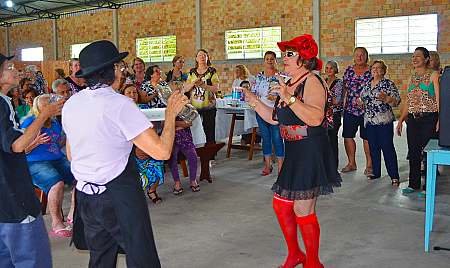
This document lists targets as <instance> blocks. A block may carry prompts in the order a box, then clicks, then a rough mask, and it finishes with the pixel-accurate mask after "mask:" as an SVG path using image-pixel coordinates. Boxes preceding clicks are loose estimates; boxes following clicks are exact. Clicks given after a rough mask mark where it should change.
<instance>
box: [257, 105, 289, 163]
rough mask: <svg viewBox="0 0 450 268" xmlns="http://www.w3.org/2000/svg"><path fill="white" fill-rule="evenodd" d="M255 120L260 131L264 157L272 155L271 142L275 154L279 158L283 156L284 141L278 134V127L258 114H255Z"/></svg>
mask: <svg viewBox="0 0 450 268" xmlns="http://www.w3.org/2000/svg"><path fill="white" fill-rule="evenodd" d="M256 120H257V121H258V127H259V131H260V133H261V138H262V149H263V155H264V157H266V156H271V155H272V144H273V147H274V148H275V155H276V156H277V157H279V158H281V157H284V142H283V139H282V138H281V135H280V127H279V126H278V125H272V124H269V123H267V122H266V121H264V119H262V118H261V116H259V115H258V114H256Z"/></svg>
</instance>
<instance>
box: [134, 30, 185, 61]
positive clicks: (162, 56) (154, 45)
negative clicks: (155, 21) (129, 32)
mask: <svg viewBox="0 0 450 268" xmlns="http://www.w3.org/2000/svg"><path fill="white" fill-rule="evenodd" d="M176 54H177V37H176V36H175V35H166V36H155V37H145V38H138V39H136V55H137V56H138V57H139V58H141V59H143V60H144V61H145V62H165V61H172V59H173V57H174V56H175V55H176Z"/></svg>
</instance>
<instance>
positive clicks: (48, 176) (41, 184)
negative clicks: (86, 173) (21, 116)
mask: <svg viewBox="0 0 450 268" xmlns="http://www.w3.org/2000/svg"><path fill="white" fill-rule="evenodd" d="M49 102H50V95H48V94H44V95H41V96H38V97H36V98H35V99H34V102H33V109H32V114H31V115H30V117H28V118H26V119H25V120H24V121H23V123H22V124H21V127H22V128H24V129H26V128H27V127H28V126H30V125H31V124H32V123H33V121H34V120H35V119H36V117H37V116H38V115H39V113H40V111H41V110H42V109H43V108H44V107H45V106H47V105H48V104H49ZM64 144H65V137H64V136H63V132H62V127H61V125H60V124H59V123H58V122H57V121H56V120H54V119H48V120H47V121H46V122H45V124H44V127H43V128H42V129H41V133H40V134H39V135H38V136H37V137H36V139H35V140H34V141H33V143H32V144H31V145H30V146H29V147H28V148H27V149H26V150H25V152H26V154H27V161H28V168H29V170H30V174H31V177H32V180H33V184H34V185H35V186H37V187H38V188H39V189H41V190H42V191H43V192H44V193H45V194H46V195H47V197H48V208H49V212H50V216H51V218H52V233H53V234H54V235H55V236H59V237H70V236H72V231H71V227H70V226H69V225H66V224H65V223H64V221H63V216H62V215H61V209H62V202H63V199H64V184H69V185H72V183H73V181H74V177H73V175H72V172H71V171H70V163H69V161H68V160H67V158H66V157H65V156H64V154H63V153H62V151H61V148H62V147H63V146H64ZM72 201H73V200H72ZM73 205H74V204H73V202H72V204H71V208H70V212H69V215H68V219H73Z"/></svg>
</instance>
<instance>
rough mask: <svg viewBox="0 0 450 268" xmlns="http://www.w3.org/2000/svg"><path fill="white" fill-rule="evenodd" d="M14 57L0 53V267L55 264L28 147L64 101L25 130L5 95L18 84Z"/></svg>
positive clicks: (43, 113) (48, 107) (57, 112)
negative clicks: (12, 60)
mask: <svg viewBox="0 0 450 268" xmlns="http://www.w3.org/2000/svg"><path fill="white" fill-rule="evenodd" d="M11 59H12V57H6V56H4V55H3V54H0V267H39V268H40V267H42V268H48V267H52V261H51V254H50V243H49V239H48V235H47V231H46V229H45V225H44V221H43V219H42V216H41V215H40V205H39V201H38V200H37V198H36V196H35V194H34V187H33V184H32V182H31V177H30V173H29V171H28V165H27V160H26V157H25V153H24V151H25V148H26V147H27V146H29V145H30V144H31V142H32V141H33V140H34V139H35V138H36V137H37V135H38V133H39V131H40V129H41V128H42V126H43V124H44V122H45V121H46V120H47V119H48V118H49V117H51V116H54V115H56V114H59V113H60V111H61V108H62V105H63V101H60V102H58V103H55V104H52V105H48V106H47V107H46V108H45V109H44V110H43V111H42V112H41V114H40V115H39V116H38V117H37V118H36V120H35V121H34V122H33V123H32V124H31V125H30V126H29V127H28V128H27V130H25V131H22V130H20V129H19V124H18V120H17V116H16V114H15V112H14V108H13V106H12V104H11V99H10V98H9V97H7V96H6V94H7V93H8V91H9V90H10V89H11V88H13V87H15V86H17V85H18V76H17V72H16V71H15V70H14V67H13V66H12V65H11V64H10V63H9V60H11Z"/></svg>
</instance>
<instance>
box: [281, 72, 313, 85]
mask: <svg viewBox="0 0 450 268" xmlns="http://www.w3.org/2000/svg"><path fill="white" fill-rule="evenodd" d="M308 74H310V72H306V73H304V74H302V75H301V76H300V77H299V78H298V79H297V80H295V82H294V83H291V81H290V80H289V81H288V82H287V83H286V85H287V86H289V87H290V86H293V85H295V84H297V83H298V81H300V80H302V78H303V77H305V76H307V75H308Z"/></svg>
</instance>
